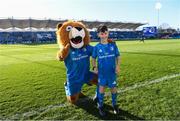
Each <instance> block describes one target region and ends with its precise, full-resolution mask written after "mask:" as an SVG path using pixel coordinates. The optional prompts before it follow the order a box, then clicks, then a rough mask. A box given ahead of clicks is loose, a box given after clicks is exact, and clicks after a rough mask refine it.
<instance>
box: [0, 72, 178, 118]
mask: <svg viewBox="0 0 180 121" xmlns="http://www.w3.org/2000/svg"><path fill="white" fill-rule="evenodd" d="M179 76H180V73H178V74H173V75H167V76H163V77H161V78H158V79H155V80H151V81H145V82H144V83H139V84H135V85H133V86H130V87H126V88H121V89H119V90H118V93H124V92H127V91H130V90H134V89H137V88H141V87H145V86H148V85H152V84H156V83H159V82H162V81H167V80H170V79H172V78H176V77H179ZM109 95H110V93H106V96H109ZM91 98H92V97H91ZM89 99H90V98H85V99H80V100H79V101H80V102H84V101H88V100H89ZM69 105H70V104H69V103H64V104H56V105H49V106H47V107H42V108H39V109H37V110H36V111H35V110H32V111H28V112H25V113H23V114H16V115H13V116H11V117H9V118H7V117H6V118H3V117H2V116H0V119H2V120H16V119H27V118H29V117H34V116H35V117H36V116H38V115H39V114H42V113H45V112H48V111H50V110H52V109H56V108H64V107H67V106H69Z"/></svg>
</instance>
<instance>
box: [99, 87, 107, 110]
mask: <svg viewBox="0 0 180 121" xmlns="http://www.w3.org/2000/svg"><path fill="white" fill-rule="evenodd" d="M104 91H105V87H104V86H99V94H98V99H99V101H98V107H103V103H104Z"/></svg>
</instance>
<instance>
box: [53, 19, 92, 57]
mask: <svg viewBox="0 0 180 121" xmlns="http://www.w3.org/2000/svg"><path fill="white" fill-rule="evenodd" d="M74 28H75V29H74ZM72 29H74V31H72ZM80 29H82V30H83V32H82V30H81V31H80V35H82V37H81V36H77V37H74V36H75V34H76V33H77V31H78V30H80ZM56 36H57V41H58V44H59V48H60V50H59V51H58V53H57V58H58V59H59V60H64V59H65V58H66V57H67V55H68V53H69V48H70V46H71V45H72V44H73V43H72V42H70V41H71V40H72V41H74V43H75V44H77V43H78V41H83V46H86V45H88V44H89V42H90V38H89V32H88V31H87V29H86V27H85V25H84V24H83V23H81V22H77V21H67V22H64V23H63V24H61V23H59V24H58V25H57V31H56ZM73 37H74V38H73ZM78 38H80V39H82V40H80V39H79V40H78ZM71 47H72V46H71Z"/></svg>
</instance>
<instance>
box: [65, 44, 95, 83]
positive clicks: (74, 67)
mask: <svg viewBox="0 0 180 121" xmlns="http://www.w3.org/2000/svg"><path fill="white" fill-rule="evenodd" d="M92 52H93V47H92V46H90V45H87V46H85V47H83V48H81V49H74V48H70V51H69V55H68V56H67V58H66V59H65V60H64V62H65V66H66V69H67V72H66V73H67V84H68V85H71V84H74V83H84V82H86V81H88V78H89V70H90V67H89V66H90V62H89V61H90V56H91V55H92Z"/></svg>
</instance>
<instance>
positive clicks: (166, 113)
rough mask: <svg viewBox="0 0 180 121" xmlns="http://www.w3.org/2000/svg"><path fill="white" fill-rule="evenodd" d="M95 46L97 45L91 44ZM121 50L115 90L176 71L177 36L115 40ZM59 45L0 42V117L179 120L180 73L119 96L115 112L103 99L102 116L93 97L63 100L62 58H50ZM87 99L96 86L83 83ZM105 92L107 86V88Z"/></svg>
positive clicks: (179, 57)
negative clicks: (73, 102) (72, 101)
mask: <svg viewBox="0 0 180 121" xmlns="http://www.w3.org/2000/svg"><path fill="white" fill-rule="evenodd" d="M91 44H92V45H95V44H96V43H93V42H92V43H91ZM117 45H118V47H119V49H120V52H121V58H122V62H121V73H120V75H119V76H118V88H119V89H126V88H128V87H131V86H133V85H135V84H137V85H138V84H142V83H144V82H147V81H151V80H154V79H157V78H161V77H164V76H167V75H173V74H179V73H180V40H173V39H172V40H146V41H145V43H141V42H139V41H117ZM57 50H58V45H56V44H50V45H0V119H21V120H26V119H38V120H42V119H51V120H59V119H62V120H63V119H68V120H71V119H76V120H77V119H92V120H96V119H129V120H133V119H171V120H173V119H176V120H180V77H179V76H177V77H175V78H172V79H168V80H164V81H161V82H159V83H156V84H151V85H146V86H143V87H140V88H136V89H132V90H128V91H125V92H121V93H119V94H118V104H119V107H120V114H119V115H117V116H115V115H113V114H112V109H111V96H107V97H106V98H105V104H106V110H107V111H108V112H109V113H108V115H107V116H106V117H99V115H98V110H97V108H96V106H95V105H94V104H93V102H92V100H91V99H89V100H86V99H84V100H81V103H80V104H79V105H78V106H72V105H69V104H68V103H66V97H65V93H64V84H63V83H64V82H65V80H66V70H65V66H64V63H63V62H58V61H56V60H55V56H56V52H57ZM83 92H84V93H85V94H86V95H87V96H89V97H92V96H93V95H94V93H95V86H87V85H84V87H83ZM107 92H109V89H107Z"/></svg>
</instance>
